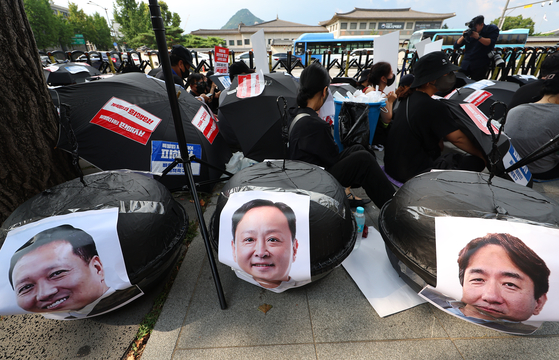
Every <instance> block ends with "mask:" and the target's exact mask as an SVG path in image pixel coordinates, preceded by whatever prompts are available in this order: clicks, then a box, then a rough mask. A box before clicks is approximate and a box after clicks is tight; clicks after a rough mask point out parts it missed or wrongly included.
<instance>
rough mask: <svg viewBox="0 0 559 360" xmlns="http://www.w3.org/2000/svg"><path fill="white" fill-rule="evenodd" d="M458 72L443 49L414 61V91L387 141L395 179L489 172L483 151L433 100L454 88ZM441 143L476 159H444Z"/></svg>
mask: <svg viewBox="0 0 559 360" xmlns="http://www.w3.org/2000/svg"><path fill="white" fill-rule="evenodd" d="M457 69H458V67H457V66H456V65H453V64H451V63H450V61H449V60H448V58H447V57H446V55H445V54H444V53H443V52H442V51H437V52H432V53H429V54H427V55H424V56H423V57H422V58H420V59H419V60H418V61H417V62H416V63H415V66H414V75H415V78H414V81H413V83H412V85H411V88H412V89H415V91H414V92H412V94H411V95H410V96H409V97H408V98H407V99H405V100H404V101H402V103H401V104H400V107H399V109H398V111H397V112H396V117H395V119H394V120H393V121H392V129H391V130H390V132H389V133H388V138H387V140H386V146H385V150H386V153H385V155H384V164H385V170H386V172H387V173H388V174H389V175H390V176H391V177H393V178H394V179H396V180H398V181H401V182H405V181H407V180H409V179H410V178H412V177H414V176H416V175H418V174H421V173H423V172H427V171H430V170H431V169H460V170H471V171H482V170H483V169H484V168H485V157H484V155H483V154H482V152H481V150H480V149H478V148H477V147H476V146H475V145H474V144H473V143H472V142H471V141H470V139H469V138H468V137H467V136H466V135H465V134H464V133H463V132H462V131H461V130H459V128H458V125H457V124H456V123H455V122H454V120H453V119H452V115H451V114H450V111H449V110H448V108H447V107H446V106H445V105H444V104H442V103H440V102H439V101H437V100H435V99H433V98H432V96H433V95H434V94H435V93H436V92H438V91H448V90H449V89H451V88H452V87H453V86H454V82H455V80H456V75H455V74H454V71H455V70H457ZM443 140H448V141H450V142H451V143H453V144H454V145H455V146H456V147H458V148H460V149H462V150H464V151H466V152H467V153H470V154H472V155H475V156H469V155H462V154H458V153H450V154H445V155H441V152H442V149H443Z"/></svg>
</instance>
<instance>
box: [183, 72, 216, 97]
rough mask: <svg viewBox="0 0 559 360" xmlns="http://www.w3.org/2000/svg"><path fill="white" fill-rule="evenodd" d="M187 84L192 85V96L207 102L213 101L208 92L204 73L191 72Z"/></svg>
mask: <svg viewBox="0 0 559 360" xmlns="http://www.w3.org/2000/svg"><path fill="white" fill-rule="evenodd" d="M187 84H188V86H189V87H190V94H191V95H192V96H194V97H195V98H198V99H200V100H201V101H204V102H205V103H206V104H209V103H210V102H211V101H212V99H211V97H210V96H208V95H207V94H206V82H205V81H204V75H202V74H198V73H194V74H190V76H189V77H188V81H187Z"/></svg>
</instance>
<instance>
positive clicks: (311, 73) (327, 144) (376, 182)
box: [289, 64, 394, 208]
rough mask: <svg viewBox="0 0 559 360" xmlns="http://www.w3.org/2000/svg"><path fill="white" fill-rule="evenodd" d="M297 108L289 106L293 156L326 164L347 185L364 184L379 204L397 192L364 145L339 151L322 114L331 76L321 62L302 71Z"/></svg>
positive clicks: (341, 182)
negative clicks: (319, 112) (319, 113)
mask: <svg viewBox="0 0 559 360" xmlns="http://www.w3.org/2000/svg"><path fill="white" fill-rule="evenodd" d="M299 84H300V87H299V93H298V94H297V105H298V107H297V108H291V109H290V110H289V112H290V115H291V121H290V126H289V158H290V159H292V160H301V161H305V162H308V163H311V164H315V165H318V166H322V167H324V168H325V169H326V171H328V172H329V173H330V174H332V175H333V176H334V178H336V180H338V181H339V182H340V184H342V185H343V186H344V187H348V186H352V187H359V186H361V187H363V189H365V192H366V193H367V195H368V196H369V197H370V198H371V200H372V201H373V202H374V203H375V205H376V206H378V207H379V208H381V207H382V205H384V203H385V202H387V201H388V200H390V199H391V198H392V196H393V195H394V187H393V186H392V184H391V183H390V181H388V179H387V178H386V176H385V175H384V173H383V172H382V170H381V168H380V167H379V165H378V164H377V162H376V160H375V158H374V156H373V155H372V154H371V153H369V152H368V151H367V150H365V148H364V147H363V146H362V145H353V146H351V147H349V148H346V149H345V150H344V151H343V152H342V153H339V150H338V146H337V145H336V143H335V142H334V137H333V135H332V129H331V126H330V125H329V124H328V123H327V122H325V121H324V120H322V119H321V118H320V117H318V111H319V110H320V108H321V107H322V105H323V104H324V102H325V101H326V98H327V96H328V85H330V76H329V74H328V72H327V71H326V69H325V68H324V67H322V66H321V65H320V64H312V65H310V66H309V67H307V68H306V69H305V70H303V72H302V73H301V77H300V79H299Z"/></svg>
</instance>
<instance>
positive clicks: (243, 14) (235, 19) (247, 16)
mask: <svg viewBox="0 0 559 360" xmlns="http://www.w3.org/2000/svg"><path fill="white" fill-rule="evenodd" d="M241 22H242V23H243V24H245V25H254V24H260V23H261V22H264V20H262V19H260V18H257V17H256V16H254V15H252V13H251V12H250V11H248V9H241V10H239V11H237V13H236V14H235V15H233V16H232V17H231V19H229V21H228V22H227V24H225V25H224V26H223V27H222V29H236V28H237V27H238V26H239V23H241Z"/></svg>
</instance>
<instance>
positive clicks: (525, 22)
mask: <svg viewBox="0 0 559 360" xmlns="http://www.w3.org/2000/svg"><path fill="white" fill-rule="evenodd" d="M500 19H501V18H500V17H498V18H496V19H495V20H493V21H491V24H494V25H499V20H500ZM535 25H536V23H535V22H534V20H532V18H526V19H524V18H523V17H522V15H518V16H505V22H504V23H503V27H502V28H501V30H510V29H530V32H529V35H532V34H533V33H534V26H535Z"/></svg>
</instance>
